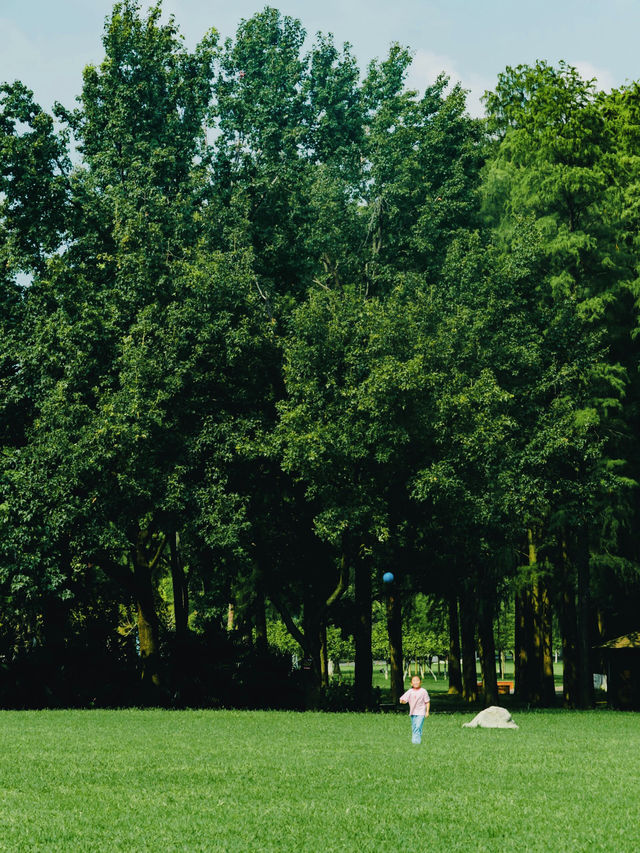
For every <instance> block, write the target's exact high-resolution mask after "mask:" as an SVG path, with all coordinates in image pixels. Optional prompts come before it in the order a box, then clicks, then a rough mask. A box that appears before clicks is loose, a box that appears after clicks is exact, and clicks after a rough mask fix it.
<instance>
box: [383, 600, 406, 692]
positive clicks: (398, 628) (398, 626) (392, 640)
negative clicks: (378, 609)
mask: <svg viewBox="0 0 640 853" xmlns="http://www.w3.org/2000/svg"><path fill="white" fill-rule="evenodd" d="M387 633H388V635H389V658H390V661H391V699H392V701H393V702H398V701H399V699H400V697H401V696H402V694H403V693H404V671H403V666H402V605H401V602H400V596H399V595H398V592H397V591H396V590H395V589H391V590H389V592H387Z"/></svg>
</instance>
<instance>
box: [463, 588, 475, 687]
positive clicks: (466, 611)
mask: <svg viewBox="0 0 640 853" xmlns="http://www.w3.org/2000/svg"><path fill="white" fill-rule="evenodd" d="M475 627H476V624H475V613H474V609H473V603H472V601H471V595H470V592H469V590H468V589H465V590H464V592H463V595H462V597H461V599H460V639H461V641H462V698H463V699H464V700H465V702H475V701H476V700H477V699H478V675H477V673H476V638H475Z"/></svg>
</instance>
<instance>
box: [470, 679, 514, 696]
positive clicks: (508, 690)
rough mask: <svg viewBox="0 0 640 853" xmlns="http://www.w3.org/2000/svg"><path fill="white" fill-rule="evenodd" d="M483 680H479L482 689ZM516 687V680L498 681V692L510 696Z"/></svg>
mask: <svg viewBox="0 0 640 853" xmlns="http://www.w3.org/2000/svg"><path fill="white" fill-rule="evenodd" d="M482 686H483V682H482V681H479V682H478V687H479V688H480V689H482ZM514 689H515V682H513V681H499V682H498V693H499V694H502V695H504V696H509V695H511V694H513V692H514Z"/></svg>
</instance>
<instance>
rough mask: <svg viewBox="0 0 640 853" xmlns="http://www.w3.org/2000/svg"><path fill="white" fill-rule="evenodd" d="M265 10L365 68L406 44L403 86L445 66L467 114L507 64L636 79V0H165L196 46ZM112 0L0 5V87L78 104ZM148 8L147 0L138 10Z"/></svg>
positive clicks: (639, 75)
mask: <svg viewBox="0 0 640 853" xmlns="http://www.w3.org/2000/svg"><path fill="white" fill-rule="evenodd" d="M265 5H272V6H275V7H276V8H278V9H279V10H280V11H281V12H282V13H283V14H286V15H291V16H294V17H296V18H299V19H300V20H301V21H302V24H303V26H304V28H305V30H306V31H307V33H308V35H309V37H310V38H311V37H313V35H314V34H315V33H316V32H318V31H322V32H325V33H326V32H330V33H333V34H334V36H335V39H336V42H337V43H338V44H342V43H343V42H349V43H350V44H351V45H352V48H353V52H354V54H355V56H356V58H357V59H358V62H359V64H360V66H361V68H363V69H364V68H365V67H366V65H367V64H368V62H369V61H370V60H371V59H374V58H382V57H384V56H385V55H386V54H387V52H388V49H389V45H390V44H391V43H393V42H399V43H400V44H402V45H405V46H407V47H409V48H410V49H411V50H412V52H413V54H414V62H413V66H412V69H411V72H410V75H409V80H408V83H409V85H410V86H411V88H417V89H424V88H425V87H426V86H428V85H429V84H431V83H433V81H434V80H435V78H436V77H437V75H438V74H439V73H440V72H442V71H445V72H446V73H447V74H448V75H449V76H450V77H451V79H452V80H454V81H460V82H461V83H462V84H463V86H464V87H465V88H466V89H469V90H470V94H469V98H468V107H469V111H470V112H471V113H472V114H473V115H481V114H482V105H481V102H480V96H481V95H482V93H483V92H484V91H485V90H487V89H492V88H493V87H494V85H495V81H496V79H497V75H498V74H499V73H500V71H502V70H504V68H505V67H506V66H507V65H518V64H530V63H534V62H535V61H536V60H537V59H545V60H547V61H548V62H551V63H557V62H558V61H559V60H562V59H564V60H565V61H567V62H569V63H570V64H572V65H575V66H576V67H577V68H578V70H579V71H580V73H581V74H582V76H583V77H587V78H592V77H595V78H597V81H598V85H599V87H600V88H602V89H605V90H608V89H611V88H612V87H616V86H620V85H623V84H624V83H625V82H630V81H632V80H637V79H640V51H638V49H637V42H638V35H639V34H640V0H555V2H552V0H537V2H533V3H532V2H522V0H394V1H393V2H389V0H314V2H311V1H310V0H282V2H276V0H272V2H270V3H268V4H266V3H265V2H261V1H260V0H253V2H250V0H235V2H229V0H164V3H163V9H164V10H165V11H166V13H167V14H170V13H172V14H174V15H175V18H176V22H177V23H178V25H179V27H180V30H181V32H182V34H183V35H184V37H185V40H186V44H187V46H189V47H193V46H195V44H196V43H197V42H198V41H199V39H200V38H202V36H203V34H204V33H205V32H206V31H207V30H208V29H210V28H211V27H215V28H216V29H217V30H218V31H219V33H220V34H221V36H222V37H223V38H226V37H229V36H233V34H234V33H235V30H236V27H237V25H238V23H239V21H240V20H241V19H242V18H248V17H250V16H251V15H252V14H254V13H255V12H257V11H259V10H260V9H262V8H263V7H264V6H265ZM112 6H113V3H112V2H111V0H0V82H3V81H13V80H16V79H18V80H21V81H22V82H23V83H25V84H26V85H27V86H28V87H29V88H30V89H32V90H33V91H34V93H35V97H36V100H37V101H38V103H40V104H41V106H43V107H44V108H45V109H50V107H51V105H52V104H53V102H54V101H56V100H57V101H60V102H61V103H63V104H64V105H65V106H67V107H71V106H73V105H74V101H75V98H76V96H77V95H78V93H79V91H80V88H81V83H82V69H83V68H84V66H85V65H87V64H88V63H92V64H97V63H99V62H100V61H101V60H102V58H103V55H104V54H103V48H102V43H101V36H102V31H103V27H104V21H105V18H106V16H107V15H108V14H109V13H110V11H111V9H112ZM147 6H148V3H146V2H144V0H143V2H142V8H143V9H145V8H147Z"/></svg>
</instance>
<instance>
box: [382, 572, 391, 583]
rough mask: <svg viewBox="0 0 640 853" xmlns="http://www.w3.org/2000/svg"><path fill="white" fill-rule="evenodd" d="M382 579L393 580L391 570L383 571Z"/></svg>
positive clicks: (389, 581) (386, 581)
mask: <svg viewBox="0 0 640 853" xmlns="http://www.w3.org/2000/svg"><path fill="white" fill-rule="evenodd" d="M382 580H383V581H384V582H385V583H391V581H392V580H393V575H392V574H391V572H385V573H384V574H383V575H382Z"/></svg>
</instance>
